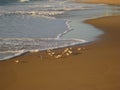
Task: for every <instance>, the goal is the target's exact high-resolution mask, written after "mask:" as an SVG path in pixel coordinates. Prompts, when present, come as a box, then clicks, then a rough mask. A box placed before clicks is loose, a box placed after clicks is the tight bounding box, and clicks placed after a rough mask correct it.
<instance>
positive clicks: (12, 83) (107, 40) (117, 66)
mask: <svg viewBox="0 0 120 90" xmlns="http://www.w3.org/2000/svg"><path fill="white" fill-rule="evenodd" d="M86 23H90V24H93V25H94V26H95V27H97V28H100V29H102V30H103V31H105V34H104V35H103V36H102V37H101V38H102V40H100V41H97V42H94V43H92V44H89V45H85V46H74V47H72V49H71V48H69V49H70V51H72V52H73V53H72V54H71V55H69V56H67V55H66V54H65V53H63V52H64V51H65V49H66V48H62V49H57V50H53V52H55V54H57V55H58V54H61V53H63V57H61V58H59V59H55V58H53V56H50V55H48V52H49V51H44V52H38V53H28V54H26V55H23V56H21V57H17V58H14V59H11V60H7V61H1V62H0V90H120V16H114V17H112V16H111V17H103V18H99V19H93V20H88V21H86ZM78 48H79V50H77V49H78ZM50 52H51V51H50ZM67 52H68V51H67ZM67 52H66V53H67Z"/></svg>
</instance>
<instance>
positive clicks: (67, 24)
mask: <svg viewBox="0 0 120 90" xmlns="http://www.w3.org/2000/svg"><path fill="white" fill-rule="evenodd" d="M69 22H70V21H69V20H66V23H65V24H66V26H67V28H68V30H65V31H64V32H63V33H60V34H58V36H57V37H56V39H59V38H61V37H62V36H63V35H65V34H67V33H68V32H70V31H71V30H73V29H72V27H71V26H70V24H69Z"/></svg>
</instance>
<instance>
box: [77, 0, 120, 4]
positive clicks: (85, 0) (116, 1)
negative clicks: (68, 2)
mask: <svg viewBox="0 0 120 90" xmlns="http://www.w3.org/2000/svg"><path fill="white" fill-rule="evenodd" d="M75 1H76V2H82V3H97V4H102V3H104V4H112V5H120V0H75Z"/></svg>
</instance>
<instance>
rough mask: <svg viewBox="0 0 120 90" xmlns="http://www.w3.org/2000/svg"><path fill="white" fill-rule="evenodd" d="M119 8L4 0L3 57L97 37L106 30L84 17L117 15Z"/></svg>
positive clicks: (0, 14) (67, 0) (0, 4)
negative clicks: (88, 21) (98, 27)
mask: <svg viewBox="0 0 120 90" xmlns="http://www.w3.org/2000/svg"><path fill="white" fill-rule="evenodd" d="M119 10H120V8H119V6H110V5H105V4H84V3H75V2H72V1H71V0H3V1H2V0H1V1H0V60H6V59H9V58H13V57H15V56H19V55H21V54H23V53H26V52H36V51H39V50H46V49H50V48H60V47H65V46H70V45H76V44H84V43H88V42H92V41H94V40H97V39H98V36H99V35H102V34H103V33H104V32H103V31H101V30H99V29H97V28H95V27H94V26H91V25H88V24H85V23H83V21H84V20H87V19H91V18H97V17H102V16H109V15H110V16H111V15H118V14H120V12H119Z"/></svg>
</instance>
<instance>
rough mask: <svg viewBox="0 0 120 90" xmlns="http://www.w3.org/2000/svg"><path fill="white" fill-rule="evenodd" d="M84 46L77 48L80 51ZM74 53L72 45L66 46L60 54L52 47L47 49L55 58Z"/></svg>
mask: <svg viewBox="0 0 120 90" xmlns="http://www.w3.org/2000/svg"><path fill="white" fill-rule="evenodd" d="M81 49H82V48H77V50H78V51H80V50H81ZM72 53H73V51H72V47H70V48H65V49H64V50H63V51H62V52H61V53H60V54H56V53H55V52H54V51H53V50H52V49H48V50H47V54H48V55H49V56H51V57H54V58H61V57H63V56H69V55H71V54H72Z"/></svg>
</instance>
